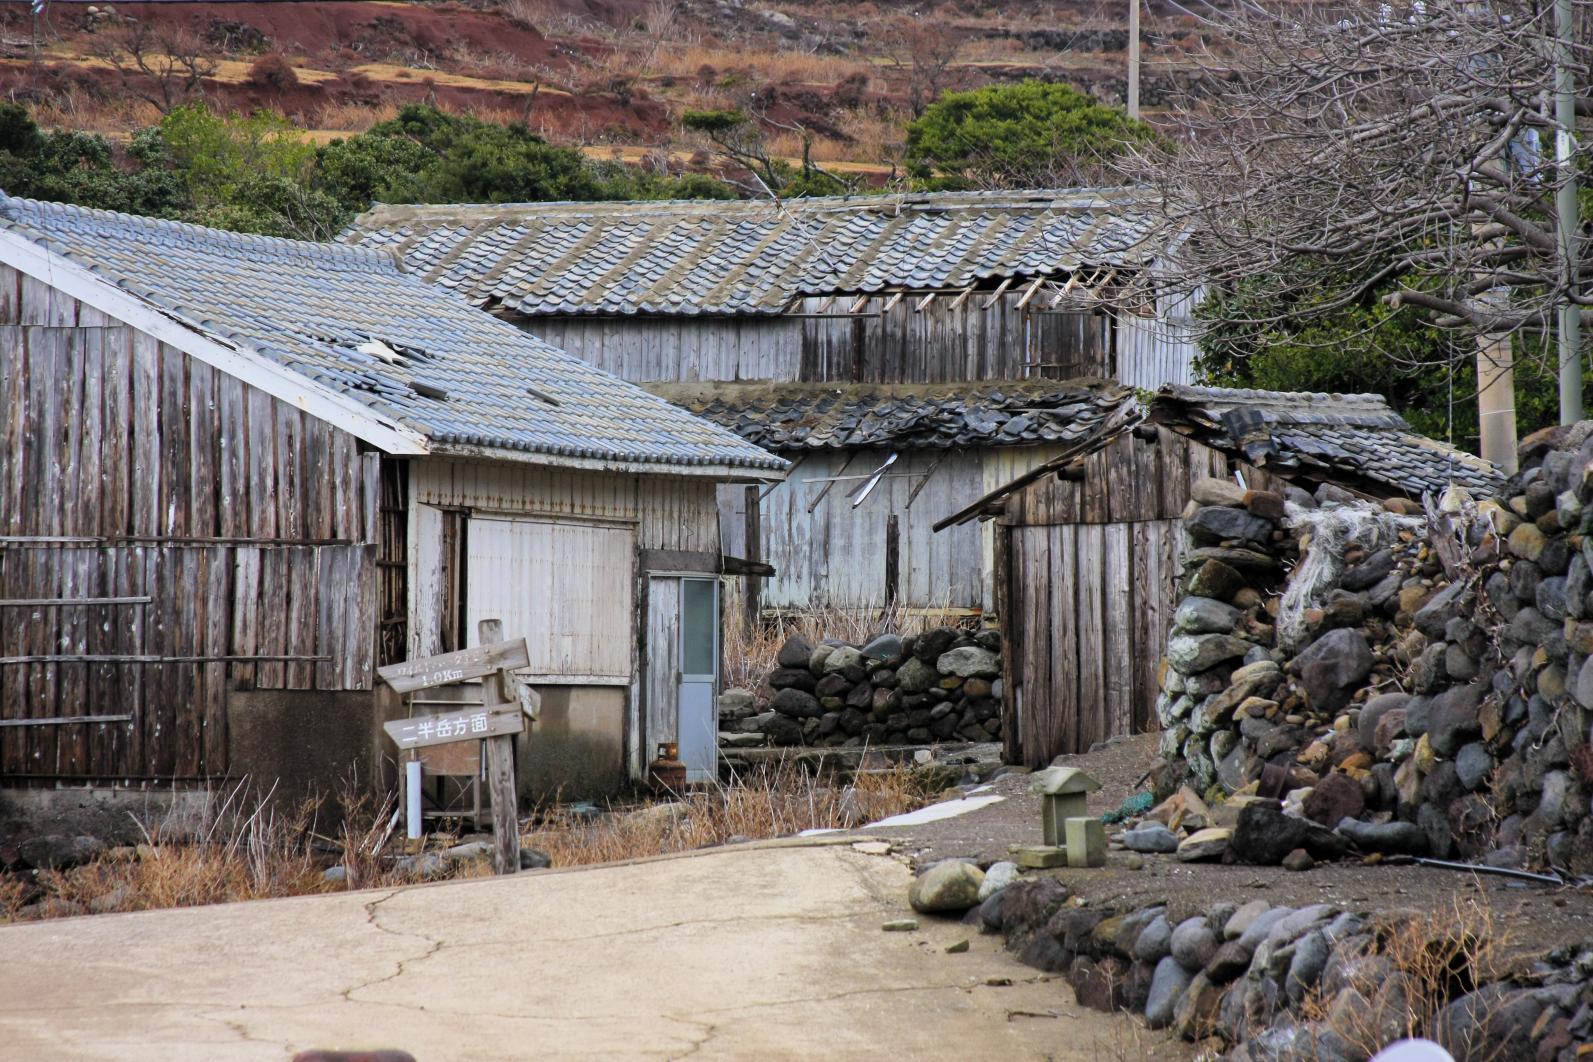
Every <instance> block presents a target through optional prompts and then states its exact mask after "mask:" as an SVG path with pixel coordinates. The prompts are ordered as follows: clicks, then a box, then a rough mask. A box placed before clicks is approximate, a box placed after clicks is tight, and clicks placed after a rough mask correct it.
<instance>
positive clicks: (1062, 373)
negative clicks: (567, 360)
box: [520, 290, 1115, 383]
mask: <svg viewBox="0 0 1593 1062" xmlns="http://www.w3.org/2000/svg"><path fill="white" fill-rule="evenodd" d="M956 294H957V293H955V292H953V293H949V294H947V295H942V296H937V297H936V298H935V299H934V300H933V301H932V302H931V303H930V304H929V305H928V306H926V307H925V308H924V309H923V310H922V311H920V310H918V309H917V306H918V303H919V301H920V299H921V298H922V295H918V296H905V297H903V298H901V299H894V298H893V297H892V296H890V295H879V296H870V297H869V298H867V299H866V300H864V302H863V305H862V306H861V307H860V308H859V311H858V312H857V313H855V314H853V313H848V312H846V311H848V310H849V309H850V308H851V307H852V306H853V305H854V304H856V303H857V301H858V300H857V298H856V297H845V296H843V297H841V298H838V299H835V300H829V301H826V300H824V299H818V298H810V299H806V300H804V301H803V303H802V305H801V306H800V307H799V308H798V309H797V310H796V311H795V312H796V313H797V314H809V315H812V316H781V317H668V318H666V317H635V318H612V317H606V318H605V317H538V318H532V319H528V320H524V321H521V322H520V324H521V325H522V327H524V328H525V329H526V330H527V331H530V332H532V333H533V334H535V335H537V336H540V337H541V338H542V339H545V340H547V341H548V342H549V343H552V344H553V345H554V346H557V347H562V348H563V349H565V350H567V351H569V352H570V353H572V354H575V355H576V356H578V357H580V358H583V359H584V360H586V361H589V362H591V363H592V364H594V365H597V366H598V367H600V368H603V369H606V370H607V371H609V372H611V373H614V374H615V375H616V376H621V377H623V378H625V379H627V380H634V381H637V382H641V383H654V382H660V381H673V382H693V381H712V380H776V381H812V382H822V381H830V380H836V381H858V382H864V383H955V382H962V381H973V380H1029V379H1038V378H1049V379H1070V378H1073V377H1079V376H1111V375H1112V373H1113V370H1114V367H1115V360H1114V358H1113V355H1112V351H1111V345H1110V341H1111V336H1110V333H1111V324H1110V320H1109V318H1107V317H1106V316H1105V315H1103V314H1091V313H1054V312H1049V311H1042V310H1037V309H1035V308H1034V307H1033V306H1030V307H1025V308H1022V309H1020V308H1019V307H1018V303H1019V302H1020V301H1021V300H1022V294H1021V292H1019V291H1016V290H1014V291H1008V292H1004V293H1002V294H1001V295H1000V296H999V297H997V298H996V301H995V303H994V304H993V305H992V306H991V307H990V308H989V309H986V308H985V307H984V304H985V302H986V301H987V300H988V299H989V298H990V297H991V295H990V293H980V294H975V295H973V296H971V297H969V298H968V299H966V300H964V301H963V302H962V303H961V304H960V305H957V306H955V307H954V306H953V305H952V304H953V302H955V301H956ZM893 301H894V303H895V305H893V306H891V308H890V309H889V310H886V309H885V307H886V306H887V305H889V304H890V303H892V302H893ZM821 308H824V311H823V314H822V315H820V314H821Z"/></svg>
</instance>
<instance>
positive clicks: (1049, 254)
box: [340, 188, 1159, 316]
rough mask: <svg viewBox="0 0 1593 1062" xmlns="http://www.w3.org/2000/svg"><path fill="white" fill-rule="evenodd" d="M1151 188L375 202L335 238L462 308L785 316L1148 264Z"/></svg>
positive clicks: (559, 312)
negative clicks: (860, 299)
mask: <svg viewBox="0 0 1593 1062" xmlns="http://www.w3.org/2000/svg"><path fill="white" fill-rule="evenodd" d="M1143 194H1144V193H1143V192H1142V191H1136V190H1133V189H1120V188H1119V189H1106V188H1103V189H1092V188H1083V189H1063V190H1043V191H1032V192H937V193H916V194H901V195H880V196H857V197H844V198H816V199H791V200H786V201H784V202H779V203H776V202H772V201H768V200H749V201H729V202H727V201H723V200H693V201H684V200H682V201H672V202H632V203H528V204H509V205H492V206H378V207H376V208H374V209H372V210H370V211H367V212H366V213H365V214H363V215H361V216H360V217H359V218H357V219H356V220H355V221H354V223H353V224H352V225H351V226H350V227H349V228H348V229H347V230H346V231H345V232H344V233H343V234H342V236H341V237H340V239H342V240H344V241H345V242H347V243H351V244H356V245H359V246H363V247H385V248H390V249H392V250H395V251H396V252H397V253H398V254H399V255H400V256H401V257H402V258H403V260H404V263H405V267H406V268H407V269H408V270H409V271H411V272H413V273H415V274H417V275H419V276H421V277H423V278H425V279H426V280H427V281H430V282H431V283H433V284H437V285H438V286H440V287H443V288H446V289H448V290H450V291H453V292H454V293H455V294H457V295H459V296H460V297H462V298H464V299H466V300H467V301H469V302H471V303H473V304H475V305H478V306H484V307H488V308H498V307H501V308H502V309H504V310H506V311H510V312H513V313H517V314H521V315H525V316H540V315H555V314H557V315H594V314H667V315H677V314H679V315H732V314H734V315H748V314H765V315H767V314H778V313H781V312H782V311H784V310H786V308H787V307H788V306H789V305H790V304H791V303H792V301H793V300H794V299H797V298H799V297H801V296H805V295H808V296H823V295H831V294H837V293H851V294H863V293H870V292H873V293H877V292H885V291H949V290H952V289H961V288H970V287H974V286H978V285H982V284H985V283H987V282H993V281H996V280H998V279H1011V278H1027V277H1034V278H1041V277H1047V276H1057V275H1063V274H1071V273H1075V272H1076V271H1079V270H1082V269H1085V268H1086V267H1088V268H1091V269H1094V270H1100V269H1108V270H1110V269H1118V268H1123V269H1130V270H1132V269H1138V268H1141V267H1143V266H1145V265H1146V264H1148V263H1149V262H1150V261H1151V260H1152V259H1154V258H1155V257H1156V256H1157V254H1158V251H1159V248H1158V247H1157V246H1154V245H1152V243H1151V242H1150V238H1149V235H1148V234H1149V232H1150V230H1151V225H1150V220H1149V218H1148V217H1147V216H1146V215H1145V213H1144V212H1143V211H1141V210H1139V209H1138V208H1137V206H1136V198H1137V197H1138V196H1140V195H1143Z"/></svg>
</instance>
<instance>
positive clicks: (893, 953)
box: [0, 840, 1155, 1062]
mask: <svg viewBox="0 0 1593 1062" xmlns="http://www.w3.org/2000/svg"><path fill="white" fill-rule="evenodd" d="M908 878H909V874H908V870H907V868H906V867H905V866H904V865H903V863H902V861H900V860H899V859H897V858H895V857H893V856H878V855H867V854H864V853H862V852H859V851H856V850H854V849H853V848H851V847H850V846H849V845H848V844H845V843H835V842H834V841H833V840H827V841H824V842H815V843H811V844H802V845H778V844H777V845H767V846H760V845H742V846H735V847H731V848H720V849H713V850H709V851H707V852H702V853H692V854H691V855H689V856H687V857H676V858H663V859H657V860H651V861H645V862H638V863H630V864H621V865H614V866H606V867H592V868H572V869H570V870H564V871H552V872H542V873H537V874H523V875H519V876H517V877H513V878H492V879H478V880H471V881H459V882H446V883H440V884H435V885H427V886H415V887H409V888H402V889H394V890H385V891H371V892H352V893H338V894H335V895H327V896H313V897H302V898H297V899H290V900H262V901H257V902H254V903H245V904H226V905H220V906H215V907H198V908H187V909H182V910H168V911H145V912H139V913H136V914H123V915H101V916H97V917H87V918H74V919H66V920H61V921H53V922H43V923H36V924H30V925H20V926H14V927H5V928H0V955H4V956H5V962H4V963H3V964H0V1044H4V1045H5V1047H4V1049H3V1050H0V1054H4V1055H6V1056H7V1057H13V1058H28V1059H52V1058H63V1059H64V1058H71V1059H143V1058H149V1059H156V1058H159V1059H178V1058H199V1057H203V1058H206V1059H282V1058H286V1057H289V1056H291V1055H292V1054H293V1053H294V1052H296V1051H300V1050H305V1049H308V1048H314V1047H321V1048H329V1047H337V1048H360V1047H363V1048H377V1047H397V1048H402V1049H404V1050H407V1051H409V1052H411V1053H412V1054H414V1055H415V1057H416V1058H417V1059H419V1060H421V1062H432V1060H438V1059H497V1058H522V1057H533V1056H534V1057H538V1058H582V1057H603V1058H643V1059H651V1058H684V1057H687V1056H690V1057H693V1058H750V1057H756V1058H791V1057H798V1056H801V1057H814V1056H815V1055H820V1056H825V1057H832V1058H863V1057H876V1056H885V1055H891V1056H896V1057H926V1058H927V1057H936V1058H967V1059H974V1058H992V1059H994V1058H1000V1059H1026V1058H1037V1059H1038V1058H1052V1059H1083V1058H1098V1057H1105V1058H1119V1057H1129V1058H1134V1057H1143V1056H1144V1055H1145V1054H1147V1053H1149V1052H1150V1051H1153V1050H1154V1049H1155V1048H1154V1043H1153V1040H1154V1037H1153V1036H1152V1035H1151V1034H1146V1033H1144V1032H1143V1031H1142V1030H1141V1029H1140V1028H1139V1027H1138V1026H1137V1025H1135V1024H1134V1023H1132V1022H1131V1021H1130V1020H1128V1019H1126V1018H1122V1017H1116V1016H1109V1015H1103V1014H1099V1013H1096V1012H1093V1011H1088V1010H1085V1009H1083V1008H1081V1007H1079V1006H1077V1005H1076V1004H1075V1003H1074V1001H1073V997H1072V994H1071V992H1070V990H1069V989H1068V986H1067V984H1066V983H1065V982H1064V981H1062V980H1060V979H1054V978H1050V977H1047V976H1045V975H1043V974H1039V973H1037V972H1036V971H1034V970H1031V969H1028V968H1027V967H1024V966H1021V965H1019V964H1018V963H1017V962H1016V961H1015V960H1013V959H1012V958H1011V957H1009V956H1007V955H1006V954H1005V953H1004V952H1003V951H1002V950H1001V944H1000V941H999V940H998V939H997V938H994V937H981V936H979V935H978V934H977V933H976V932H974V931H973V929H972V928H971V927H965V926H962V925H959V924H957V923H955V922H950V921H940V920H930V919H922V920H921V921H922V923H923V924H922V927H921V929H920V930H919V931H918V932H914V933H884V932H881V930H880V923H881V922H883V921H885V920H887V919H890V918H898V917H902V916H903V914H904V913H905V907H906V903H905V897H906V894H907V884H908ZM963 939H968V940H970V941H971V948H970V950H969V951H968V952H966V953H964V954H955V955H948V954H946V953H945V951H944V948H945V946H946V945H948V944H950V943H953V942H954V941H958V940H963Z"/></svg>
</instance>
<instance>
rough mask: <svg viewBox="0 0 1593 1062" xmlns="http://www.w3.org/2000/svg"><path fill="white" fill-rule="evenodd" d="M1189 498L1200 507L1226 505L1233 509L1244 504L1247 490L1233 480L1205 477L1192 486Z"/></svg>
mask: <svg viewBox="0 0 1593 1062" xmlns="http://www.w3.org/2000/svg"><path fill="white" fill-rule="evenodd" d="M1189 496H1190V497H1191V498H1192V499H1194V501H1195V502H1196V503H1197V504H1199V505H1225V506H1228V507H1230V508H1233V507H1235V506H1240V505H1243V504H1244V502H1245V489H1244V488H1243V487H1241V486H1240V485H1239V484H1237V483H1235V482H1234V481H1233V480H1231V479H1218V478H1216V477H1215V476H1205V477H1203V478H1201V479H1197V480H1195V482H1194V483H1192V484H1191V485H1190V487H1189Z"/></svg>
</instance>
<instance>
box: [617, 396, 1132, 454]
mask: <svg viewBox="0 0 1593 1062" xmlns="http://www.w3.org/2000/svg"><path fill="white" fill-rule="evenodd" d="M645 386H646V387H647V388H648V390H650V391H652V392H653V393H654V394H656V395H659V396H661V397H663V398H667V399H668V400H669V401H671V402H674V403H676V404H678V405H680V406H683V407H684V408H686V409H688V410H691V411H692V412H693V413H696V414H698V415H700V416H702V417H706V418H707V419H709V420H711V421H713V422H714V423H716V424H719V425H722V426H723V427H726V428H728V429H730V430H731V431H733V432H735V433H736V434H737V435H739V436H741V437H742V438H743V439H746V440H747V441H748V442H753V443H756V444H757V445H759V446H762V447H763V448H765V449H767V450H773V451H775V452H777V453H783V454H786V455H788V456H794V454H795V453H796V452H800V451H804V450H842V449H856V448H864V447H881V448H884V447H888V448H890V449H896V450H947V449H957V448H963V447H979V446H1034V445H1040V444H1045V443H1063V444H1071V443H1076V442H1080V441H1082V440H1084V439H1086V438H1088V437H1089V436H1090V435H1092V434H1093V433H1095V432H1097V431H1099V430H1100V429H1101V427H1102V425H1103V424H1105V423H1106V421H1107V419H1108V418H1109V417H1110V416H1111V415H1112V414H1113V413H1114V412H1116V411H1118V410H1119V409H1120V408H1121V407H1123V406H1124V405H1125V404H1132V403H1133V401H1134V398H1133V391H1131V390H1130V389H1129V388H1127V387H1124V386H1122V385H1121V384H1118V383H1115V382H1113V381H1110V380H1095V379H1080V380H1024V381H1003V382H1001V383H994V384H990V383H985V384H960V385H959V384H896V385H880V384H851V383H848V384H833V383H829V384H811V383H779V384H762V383H759V384H713V385H702V384H647V385H645Z"/></svg>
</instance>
